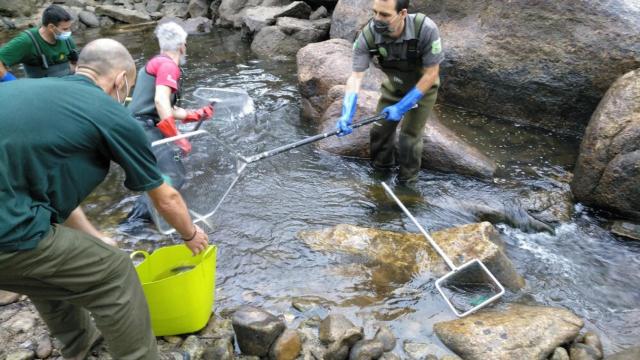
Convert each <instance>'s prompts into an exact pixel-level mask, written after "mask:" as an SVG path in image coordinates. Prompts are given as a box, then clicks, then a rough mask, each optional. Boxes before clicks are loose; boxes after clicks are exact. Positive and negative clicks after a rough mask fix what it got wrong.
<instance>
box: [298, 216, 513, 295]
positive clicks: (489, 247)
mask: <svg viewBox="0 0 640 360" xmlns="http://www.w3.org/2000/svg"><path fill="white" fill-rule="evenodd" d="M430 235H431V236H432V238H433V239H434V241H436V242H437V243H438V245H439V246H440V247H441V248H442V249H443V251H444V252H445V253H446V254H447V255H448V256H449V257H450V258H451V260H452V261H453V262H454V264H456V265H462V264H464V263H466V262H468V261H470V260H471V259H480V260H481V261H482V262H483V263H484V264H485V265H486V266H487V268H489V270H490V271H491V272H492V273H493V275H494V276H495V277H496V278H497V279H498V281H500V283H501V284H502V285H503V286H505V287H507V288H509V289H511V290H514V291H515V290H518V289H520V288H522V287H523V286H524V279H523V278H522V277H521V276H520V275H519V274H518V273H517V272H516V271H515V269H514V267H513V264H512V263H511V260H509V259H508V258H507V257H506V255H505V254H504V251H503V249H502V245H501V244H502V240H501V239H500V235H499V234H498V232H497V231H496V229H495V228H494V227H493V225H491V224H490V223H488V222H482V223H475V224H469V225H464V226H458V227H454V228H449V229H444V230H440V231H435V232H432V233H431V234H430ZM298 237H299V238H300V239H302V240H303V241H304V242H305V243H306V244H307V245H308V246H309V247H311V248H312V249H313V250H317V251H331V252H335V251H339V252H343V253H348V254H357V255H359V256H365V257H366V258H367V259H368V260H370V262H371V263H373V264H376V266H379V267H381V268H383V269H385V270H386V271H388V272H389V273H392V274H396V276H398V277H400V276H405V277H406V276H410V274H415V273H418V272H429V273H432V274H433V275H434V276H436V277H440V276H442V275H444V274H446V273H447V272H449V268H448V267H447V265H446V264H445V262H444V261H443V260H442V259H441V258H440V257H439V256H438V255H437V253H436V252H435V250H433V248H432V247H431V246H430V245H429V243H428V242H427V241H426V240H425V238H424V236H423V235H422V234H413V233H399V232H394V231H386V230H379V229H372V228H363V227H358V226H353V225H346V224H344V225H337V226H334V227H331V228H327V229H323V230H310V231H301V232H299V233H298ZM407 274H409V275H407ZM409 280H410V279H409V278H402V279H394V281H401V282H404V281H409Z"/></svg>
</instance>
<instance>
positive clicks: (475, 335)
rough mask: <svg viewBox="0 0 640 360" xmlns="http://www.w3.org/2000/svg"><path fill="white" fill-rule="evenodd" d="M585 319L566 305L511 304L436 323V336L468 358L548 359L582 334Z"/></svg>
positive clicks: (470, 359)
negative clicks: (563, 307) (557, 349)
mask: <svg viewBox="0 0 640 360" xmlns="http://www.w3.org/2000/svg"><path fill="white" fill-rule="evenodd" d="M583 325H584V322H583V321H582V319H580V318H579V317H577V316H576V315H575V314H573V313H572V312H571V311H569V310H566V309H562V308H552V307H543V306H527V305H518V304H511V305H509V306H508V307H507V309H505V310H502V309H489V310H483V311H480V312H478V313H475V314H472V315H469V316H467V317H465V318H462V319H457V320H453V321H446V322H440V323H436V324H435V325H434V326H433V328H434V330H435V333H436V335H437V336H438V338H440V340H442V342H443V343H444V344H445V345H446V346H447V347H448V348H449V349H451V350H453V352H455V353H456V354H458V355H459V356H460V357H462V358H463V359H466V360H486V359H492V360H512V359H547V357H548V356H549V355H551V354H552V353H553V352H554V350H555V349H556V348H557V347H558V346H560V345H562V344H564V343H568V342H570V341H572V340H573V339H575V338H576V337H577V336H578V333H579V332H580V329H581V328H582V326H583Z"/></svg>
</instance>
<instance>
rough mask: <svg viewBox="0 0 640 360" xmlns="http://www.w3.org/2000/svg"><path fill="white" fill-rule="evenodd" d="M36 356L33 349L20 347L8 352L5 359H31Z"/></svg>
mask: <svg viewBox="0 0 640 360" xmlns="http://www.w3.org/2000/svg"><path fill="white" fill-rule="evenodd" d="M34 358H35V354H34V352H33V350H28V349H20V350H16V351H14V352H11V353H9V354H7V356H6V357H5V358H4V359H5V360H31V359H34Z"/></svg>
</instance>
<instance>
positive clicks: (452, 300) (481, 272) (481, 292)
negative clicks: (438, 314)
mask: <svg viewBox="0 0 640 360" xmlns="http://www.w3.org/2000/svg"><path fill="white" fill-rule="evenodd" d="M382 187H383V188H384V190H385V191H386V192H387V194H389V196H390V197H391V198H392V199H393V200H394V201H395V202H396V204H398V206H400V208H401V209H402V211H403V212H404V213H405V214H406V215H407V216H408V217H409V219H411V221H412V222H413V223H414V224H415V225H416V226H417V227H418V229H419V230H420V232H421V233H422V235H424V237H425V238H427V240H428V241H429V243H430V244H431V246H433V248H434V249H435V250H436V252H437V253H438V255H440V256H441V257H442V259H443V260H444V262H445V263H446V264H447V266H449V268H450V269H451V271H450V272H448V273H447V274H445V275H444V276H443V277H441V278H439V279H438V280H436V288H437V289H438V291H439V292H440V294H441V295H442V297H443V298H444V300H445V301H446V302H447V304H448V305H449V307H450V308H451V310H452V311H453V312H454V313H455V314H456V316H458V317H463V316H467V315H469V314H471V313H473V312H475V311H477V310H480V309H482V308H483V307H485V306H487V305H489V304H490V303H492V302H493V301H495V300H497V299H498V298H500V297H501V296H502V295H503V294H504V292H505V291H504V287H503V286H502V284H500V282H499V281H498V279H496V277H495V276H493V274H492V273H491V272H490V271H489V269H487V267H486V266H485V265H484V264H483V263H482V261H480V260H479V259H473V260H471V261H468V262H466V263H464V264H462V265H461V266H456V265H455V264H454V263H453V262H452V261H451V259H449V257H448V256H447V254H445V253H444V251H443V250H442V249H441V248H440V246H438V244H437V243H436V242H435V241H434V240H433V239H432V238H431V236H430V235H429V233H427V232H426V231H425V230H424V228H423V227H422V226H421V225H420V223H418V220H416V218H414V217H413V215H411V213H410V212H409V210H407V208H406V207H405V206H404V204H402V202H401V201H400V199H398V197H397V196H396V195H395V194H394V193H393V191H392V190H391V188H389V186H388V185H387V184H386V183H384V182H383V183H382Z"/></svg>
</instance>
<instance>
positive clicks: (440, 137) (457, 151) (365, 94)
mask: <svg viewBox="0 0 640 360" xmlns="http://www.w3.org/2000/svg"><path fill="white" fill-rule="evenodd" d="M343 94H344V86H335V87H334V88H332V89H331V90H330V91H329V94H328V98H329V99H330V100H332V103H331V105H330V106H329V107H328V108H327V111H326V112H325V113H324V115H323V116H322V125H321V127H322V132H328V131H332V130H334V129H335V126H336V119H338V118H339V117H340V114H341V112H342V98H343ZM379 98H380V93H379V92H374V91H366V90H365V91H361V92H360V94H359V96H358V112H357V114H358V116H357V117H358V118H359V119H362V118H366V117H370V116H374V115H376V111H375V110H376V105H377V102H378V99H379ZM318 147H319V148H320V149H322V150H325V151H328V152H331V153H333V154H338V155H342V156H349V157H359V158H369V131H368V129H367V130H365V129H360V130H355V131H354V132H353V133H352V134H351V135H349V136H345V137H332V138H328V139H327V140H325V141H322V142H321V143H319V144H318ZM422 167H423V168H425V169H432V170H438V171H444V172H453V173H458V174H463V175H470V176H475V177H478V178H491V177H492V176H493V174H494V173H495V171H496V169H497V165H496V163H495V161H493V160H491V159H490V158H489V157H487V156H486V155H484V154H483V153H481V152H480V151H479V150H478V149H477V148H475V147H473V146H471V145H470V144H469V143H467V142H466V141H465V140H463V139H462V138H460V137H459V136H457V135H456V134H455V133H454V132H453V131H451V130H450V129H448V128H447V127H445V126H444V125H443V124H442V123H441V122H440V121H439V120H438V117H437V116H436V115H435V113H432V116H431V117H430V118H429V120H428V121H427V125H426V126H425V130H424V135H423V149H422Z"/></svg>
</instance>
